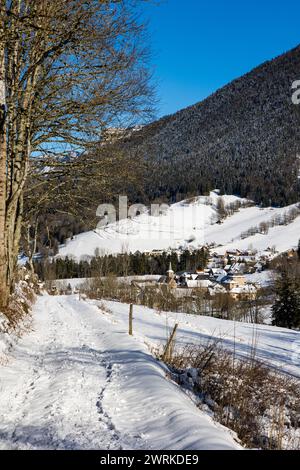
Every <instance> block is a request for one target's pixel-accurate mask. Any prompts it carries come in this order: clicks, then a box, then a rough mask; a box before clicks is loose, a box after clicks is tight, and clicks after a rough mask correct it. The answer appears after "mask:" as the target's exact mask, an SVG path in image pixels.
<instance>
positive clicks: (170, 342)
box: [162, 323, 178, 362]
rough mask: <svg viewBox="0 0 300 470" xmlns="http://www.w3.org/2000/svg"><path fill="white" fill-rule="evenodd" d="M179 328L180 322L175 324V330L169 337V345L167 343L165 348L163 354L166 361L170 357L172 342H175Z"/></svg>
mask: <svg viewBox="0 0 300 470" xmlns="http://www.w3.org/2000/svg"><path fill="white" fill-rule="evenodd" d="M177 328H178V323H176V324H175V326H174V328H173V331H172V334H171V336H170V338H169V339H168V342H167V345H166V347H165V350H164V353H163V355H162V360H163V361H164V362H165V361H167V360H168V359H170V353H171V349H172V343H173V341H174V338H175V335H176V331H177Z"/></svg>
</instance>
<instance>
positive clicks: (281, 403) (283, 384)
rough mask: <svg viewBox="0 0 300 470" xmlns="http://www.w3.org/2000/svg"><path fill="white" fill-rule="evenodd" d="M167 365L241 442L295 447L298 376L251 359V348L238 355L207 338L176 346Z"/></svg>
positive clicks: (299, 442)
mask: <svg viewBox="0 0 300 470" xmlns="http://www.w3.org/2000/svg"><path fill="white" fill-rule="evenodd" d="M168 365H169V366H170V369H171V372H172V374H173V376H174V374H176V375H177V382H178V383H180V384H181V385H182V386H183V387H187V388H189V389H191V390H192V391H193V392H194V393H195V394H196V395H197V396H198V397H199V398H200V399H201V406H202V407H204V408H205V407H206V408H207V407H208V408H209V409H210V410H211V412H213V415H214V417H215V419H216V420H217V421H219V422H220V423H222V424H223V425H225V426H227V427H229V428H230V429H232V430H233V431H235V432H236V433H237V435H238V437H239V439H240V440H241V441H242V442H243V444H244V445H245V446H247V447H249V448H262V449H287V448H288V449H297V448H298V449H299V448H300V439H299V438H300V388H299V381H298V380H296V379H294V378H291V377H289V376H287V375H284V374H282V373H280V372H277V371H275V370H272V369H270V368H269V367H267V366H266V365H265V364H263V363H262V362H260V361H258V360H256V359H255V351H252V352H251V354H250V355H249V357H248V358H246V359H244V360H241V359H238V358H236V357H235V355H234V353H232V352H229V351H227V350H226V349H224V348H223V346H222V340H218V339H217V340H214V339H212V340H210V341H208V342H207V343H206V344H203V345H198V346H195V345H189V346H186V347H185V348H183V349H180V350H178V349H177V350H176V351H174V352H173V355H172V357H171V358H170V359H169V361H168Z"/></svg>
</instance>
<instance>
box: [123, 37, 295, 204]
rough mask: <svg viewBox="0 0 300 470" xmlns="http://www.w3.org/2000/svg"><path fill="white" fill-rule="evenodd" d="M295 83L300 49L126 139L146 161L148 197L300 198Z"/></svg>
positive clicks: (269, 200) (285, 200)
mask: <svg viewBox="0 0 300 470" xmlns="http://www.w3.org/2000/svg"><path fill="white" fill-rule="evenodd" d="M295 80H300V46H298V47H296V48H295V49H293V50H291V51H289V52H287V53H285V54H283V55H281V56H279V57H277V58H276V59H273V60H270V61H268V62H265V63H264V64H262V65H260V66H259V67H256V68H255V69H253V70H252V71H251V72H249V73H247V74H246V75H244V76H243V77H241V78H238V79H236V80H234V81H233V82H231V83H229V84H228V85H226V86H225V87H223V88H221V89H220V90H218V91H217V92H215V93H214V94H212V95H211V96H210V97H208V98H207V99H205V100H204V101H202V102H200V103H197V104H195V105H193V106H190V107H188V108H186V109H184V110H182V111H179V112H177V113H175V114H173V115H170V116H166V117H164V118H162V119H160V120H158V121H156V122H153V123H152V124H149V125H147V126H144V127H143V128H141V130H138V131H137V132H135V133H134V134H132V135H130V136H129V137H128V138H126V139H124V140H123V142H122V146H123V147H125V148H126V147H127V148H128V150H132V149H134V150H135V152H138V154H139V155H140V156H142V157H143V158H145V160H146V162H147V168H148V171H147V174H146V178H145V180H146V182H145V188H144V189H145V193H146V195H147V198H149V200H155V199H167V200H168V201H171V202H175V201H179V200H182V199H184V198H186V197H189V196H191V195H196V194H205V193H207V192H209V191H210V190H212V189H213V188H215V187H218V188H220V190H221V192H222V193H227V194H228V193H229V194H238V195H240V196H241V197H247V198H249V199H252V200H254V201H256V202H257V203H262V204H263V205H270V204H272V205H287V204H291V203H294V202H297V201H299V200H300V184H299V183H300V182H299V178H298V176H299V158H297V155H298V154H300V105H299V106H296V105H294V104H293V103H292V93H293V91H292V83H293V82H294V81H295Z"/></svg>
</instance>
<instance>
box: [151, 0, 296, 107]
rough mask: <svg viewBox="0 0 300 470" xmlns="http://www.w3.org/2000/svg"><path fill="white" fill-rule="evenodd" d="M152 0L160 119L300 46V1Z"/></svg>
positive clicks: (154, 64) (153, 61)
mask: <svg viewBox="0 0 300 470" xmlns="http://www.w3.org/2000/svg"><path fill="white" fill-rule="evenodd" d="M156 3H158V5H156V4H155V1H154V0H152V4H148V5H146V6H145V8H144V9H145V13H144V14H145V16H146V17H147V18H148V20H149V30H150V34H149V39H150V44H151V47H152V51H153V58H152V64H153V66H154V77H155V81H156V83H157V91H158V98H159V100H160V102H159V105H158V115H159V116H162V115H165V114H170V113H173V112H175V111H177V110H179V109H182V108H184V107H186V106H188V105H191V104H194V103H196V102H198V101H201V100H202V99H203V98H205V97H207V96H208V95H210V94H211V93H212V92H214V91H215V90H217V89H218V88H220V87H221V86H223V85H225V84H226V83H228V82H229V81H231V80H233V79H234V78H237V77H239V76H241V75H243V74H244V73H246V72H248V71H249V70H251V69H252V68H253V67H255V66H257V65H259V64H260V63H262V62H264V61H265V60H268V59H271V58H273V57H276V56H277V55H279V54H281V53H283V52H285V51H287V50H289V49H291V48H292V47H294V46H296V45H297V44H299V43H300V2H299V0H273V1H271V0H261V1H258V0H251V1H249V0H246V1H245V0H240V1H237V0H185V1H184V0H160V1H157V2H156Z"/></svg>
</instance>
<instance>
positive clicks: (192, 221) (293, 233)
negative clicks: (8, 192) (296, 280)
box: [58, 192, 300, 259]
mask: <svg viewBox="0 0 300 470" xmlns="http://www.w3.org/2000/svg"><path fill="white" fill-rule="evenodd" d="M219 197H220V196H218V195H217V194H216V193H214V192H212V193H211V194H210V197H204V196H199V197H198V198H195V199H193V200H192V201H190V202H188V201H182V202H179V203H176V204H173V205H172V206H170V208H169V210H167V211H166V212H164V213H161V214H160V215H157V216H154V215H150V214H149V213H144V214H140V215H138V216H136V217H134V218H132V219H125V220H122V221H120V222H117V223H113V224H109V225H107V226H106V227H104V228H100V229H96V230H95V231H91V232H86V233H82V234H80V235H77V236H75V237H74V239H73V240H70V241H68V242H67V244H66V245H65V246H62V247H61V248H60V251H59V255H58V256H61V257H65V256H69V257H73V258H75V259H82V258H85V257H93V256H94V255H95V250H96V249H98V250H99V252H100V253H102V254H105V253H107V254H109V253H122V252H135V251H137V250H139V251H140V252H146V251H152V250H166V249H169V248H172V249H178V248H185V247H192V248H198V247H200V246H203V244H211V243H215V244H216V245H220V246H218V247H217V248H216V250H215V251H217V252H219V253H224V252H225V251H226V250H227V249H233V248H238V249H247V248H249V246H252V247H253V248H255V249H257V250H258V251H259V252H262V251H264V250H266V249H267V248H268V247H274V246H275V247H276V249H277V250H278V251H280V252H283V251H286V250H288V249H289V248H291V247H295V246H297V243H298V238H299V233H300V217H297V218H296V219H295V220H294V221H293V222H291V223H290V224H289V225H286V226H285V225H284V226H282V225H278V226H275V227H273V228H270V230H269V232H268V234H267V235H262V234H256V235H253V236H249V237H247V238H245V239H242V238H241V234H242V233H243V232H245V231H247V230H248V229H250V228H252V227H257V226H259V224H260V223H261V222H269V221H271V220H272V219H273V218H276V217H277V218H278V217H280V216H283V215H284V214H285V213H287V212H288V211H289V210H290V209H291V208H292V207H294V206H289V207H284V208H260V207H258V206H252V207H245V208H242V209H240V210H239V211H238V212H236V213H234V214H233V215H231V216H228V217H227V218H226V220H225V221H223V223H222V224H217V223H216V222H217V220H218V219H219V216H218V213H217V202H218V199H219ZM222 199H223V201H224V203H225V206H228V205H229V204H230V203H234V202H237V201H240V202H241V203H245V200H242V199H239V198H238V197H236V196H229V195H225V196H222Z"/></svg>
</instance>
